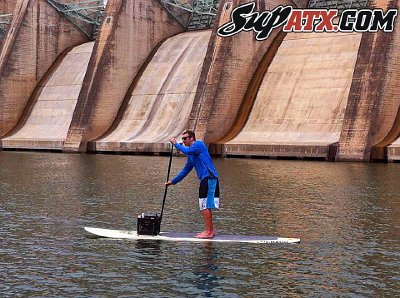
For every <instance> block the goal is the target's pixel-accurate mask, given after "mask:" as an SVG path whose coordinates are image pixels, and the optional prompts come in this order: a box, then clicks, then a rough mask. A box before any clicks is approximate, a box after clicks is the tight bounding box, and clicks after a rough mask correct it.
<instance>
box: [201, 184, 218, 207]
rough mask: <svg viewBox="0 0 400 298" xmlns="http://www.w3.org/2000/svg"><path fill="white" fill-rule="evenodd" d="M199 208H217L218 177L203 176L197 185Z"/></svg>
mask: <svg viewBox="0 0 400 298" xmlns="http://www.w3.org/2000/svg"><path fill="white" fill-rule="evenodd" d="M199 208H200V210H205V209H219V181H218V178H208V177H207V178H204V179H203V180H201V182H200V187H199Z"/></svg>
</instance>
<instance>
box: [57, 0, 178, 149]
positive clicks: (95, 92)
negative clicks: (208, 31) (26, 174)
mask: <svg viewBox="0 0 400 298" xmlns="http://www.w3.org/2000/svg"><path fill="white" fill-rule="evenodd" d="M183 30H184V28H183V27H182V26H181V25H180V24H179V23H178V22H177V21H176V20H175V19H174V18H173V17H172V16H171V15H170V14H169V13H168V12H167V11H166V10H165V9H164V8H163V7H162V6H161V4H160V3H159V1H158V0H110V1H109V2H108V5H107V9H106V12H105V16H104V21H103V24H102V27H101V29H100V35H99V38H98V40H97V42H96V44H95V47H94V50H93V55H92V58H91V60H90V62H89V67H88V72H87V75H86V77H85V80H84V82H83V87H82V91H81V94H80V96H79V99H78V103H77V107H76V110H75V112H74V115H73V119H72V123H71V126H70V129H69V132H68V136H67V139H66V142H65V143H64V151H66V152H77V151H80V150H81V151H85V150H86V146H87V142H88V141H91V140H94V139H97V138H99V137H100V136H102V135H103V134H104V133H105V132H106V131H107V130H108V129H109V128H110V126H111V125H112V123H113V122H114V120H115V118H116V116H117V114H118V111H119V109H120V107H121V104H122V103H123V101H124V97H125V96H126V95H127V94H128V90H129V88H130V86H131V84H132V81H133V80H134V78H135V77H136V76H137V75H138V73H139V71H140V69H141V67H142V66H143V65H145V64H146V60H147V58H148V57H149V56H150V55H151V53H152V51H153V50H154V49H155V48H156V46H157V45H158V44H159V43H160V42H161V41H162V40H164V39H166V38H168V37H171V36H173V35H175V34H177V33H179V32H182V31H183Z"/></svg>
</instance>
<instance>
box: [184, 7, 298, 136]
mask: <svg viewBox="0 0 400 298" xmlns="http://www.w3.org/2000/svg"><path fill="white" fill-rule="evenodd" d="M247 2H251V1H243V0H227V1H221V2H220V10H219V15H218V17H217V19H216V25H215V28H214V31H213V33H212V36H211V40H212V42H210V44H209V48H208V52H207V54H206V60H205V62H204V66H203V71H202V74H201V76H200V82H199V87H198V89H197V92H196V97H195V100H194V104H193V109H192V112H191V115H190V120H189V128H191V129H194V130H195V131H196V133H197V136H198V137H199V138H200V139H204V140H205V141H206V142H209V143H211V142H216V141H218V140H221V139H222V138H223V137H224V136H226V135H227V134H228V133H229V131H230V129H231V127H232V125H233V123H234V121H235V119H236V117H237V114H238V111H239V108H240V107H241V105H242V100H243V98H244V97H245V94H246V92H247V90H248V89H249V85H250V82H251V80H252V78H253V74H254V72H255V70H256V69H257V67H258V65H259V63H260V62H261V60H262V58H263V57H264V54H265V53H266V51H267V50H268V49H269V47H270V46H271V45H272V44H273V42H274V40H275V42H276V43H279V41H276V38H277V36H278V33H279V30H274V31H273V32H272V34H271V36H270V37H269V38H268V39H267V40H264V41H263V42H259V41H256V40H255V36H254V33H253V32H241V33H240V34H236V35H234V36H232V37H224V38H222V37H219V36H218V35H217V33H216V30H217V28H218V27H220V26H221V25H223V24H225V23H226V22H229V21H230V14H231V12H232V10H233V9H234V8H235V7H237V6H239V5H241V4H244V3H247ZM256 4H257V6H256V10H257V11H264V10H271V9H273V8H275V7H276V6H278V5H294V6H295V3H294V2H292V1H289V0H274V1H256ZM278 39H279V38H278ZM280 41H281V39H280Z"/></svg>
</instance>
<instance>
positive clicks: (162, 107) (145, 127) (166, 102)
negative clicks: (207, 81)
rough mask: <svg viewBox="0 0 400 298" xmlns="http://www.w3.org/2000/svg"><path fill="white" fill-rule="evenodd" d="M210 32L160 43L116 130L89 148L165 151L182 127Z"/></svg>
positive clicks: (186, 118)
mask: <svg viewBox="0 0 400 298" xmlns="http://www.w3.org/2000/svg"><path fill="white" fill-rule="evenodd" d="M210 33H211V32H210V30H202V31H190V32H184V33H181V34H178V35H175V36H173V37H170V38H168V39H167V40H166V41H164V42H163V44H162V45H161V46H160V47H159V49H158V50H157V52H156V53H155V55H154V56H153V57H152V59H151V61H150V63H149V64H148V65H147V66H146V69H145V70H144V72H143V74H141V76H140V78H139V80H138V82H137V83H135V86H134V88H133V90H132V92H131V93H130V94H129V102H128V103H127V105H126V108H125V109H124V113H123V115H121V117H120V120H119V121H118V122H117V123H115V124H116V127H112V129H111V130H110V133H109V134H108V135H107V136H105V137H103V138H101V139H100V140H98V141H96V142H93V144H91V146H90V147H91V150H95V151H134V152H141V151H146V152H163V151H167V152H168V151H169V150H170V143H169V140H170V139H171V138H172V137H175V136H179V135H180V134H181V133H182V132H183V131H184V130H185V129H186V126H187V122H188V118H189V114H190V110H191V108H192V105H193V98H194V95H195V92H196V89H197V84H198V81H199V77H200V72H201V69H202V65H203V61H204V56H205V54H206V50H207V45H208V42H209V39H210Z"/></svg>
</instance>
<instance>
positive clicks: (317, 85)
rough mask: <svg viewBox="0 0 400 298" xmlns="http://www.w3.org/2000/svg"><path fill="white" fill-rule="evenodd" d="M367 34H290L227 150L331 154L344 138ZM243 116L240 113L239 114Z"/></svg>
mask: <svg viewBox="0 0 400 298" xmlns="http://www.w3.org/2000/svg"><path fill="white" fill-rule="evenodd" d="M360 39H361V34H343V33H334V34H332V33H290V34H288V35H287V36H286V37H285V39H284V41H283V42H282V44H281V45H280V47H279V49H278V51H277V52H276V54H275V57H274V58H273V60H272V63H271V64H270V66H269V67H268V70H267V73H266V74H265V76H264V79H263V81H262V84H261V86H260V88H259V90H258V94H257V97H256V99H255V102H254V105H253V107H252V110H251V113H250V115H249V118H248V120H247V122H246V124H245V125H244V127H243V129H242V130H241V132H240V133H239V134H238V135H237V136H236V137H234V138H233V139H232V140H230V141H227V142H225V144H224V145H223V152H222V153H223V154H228V155H229V154H232V155H256V156H291V157H318V158H320V157H322V158H328V154H329V146H330V145H332V144H333V143H335V142H337V141H339V136H340V132H341V128H342V122H343V118H344V112H345V108H346V104H347V98H348V94H349V90H350V85H351V82H352V77H353V71H354V65H355V63H356V59H357V51H358V48H359V44H360ZM239 117H240V113H239Z"/></svg>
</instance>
